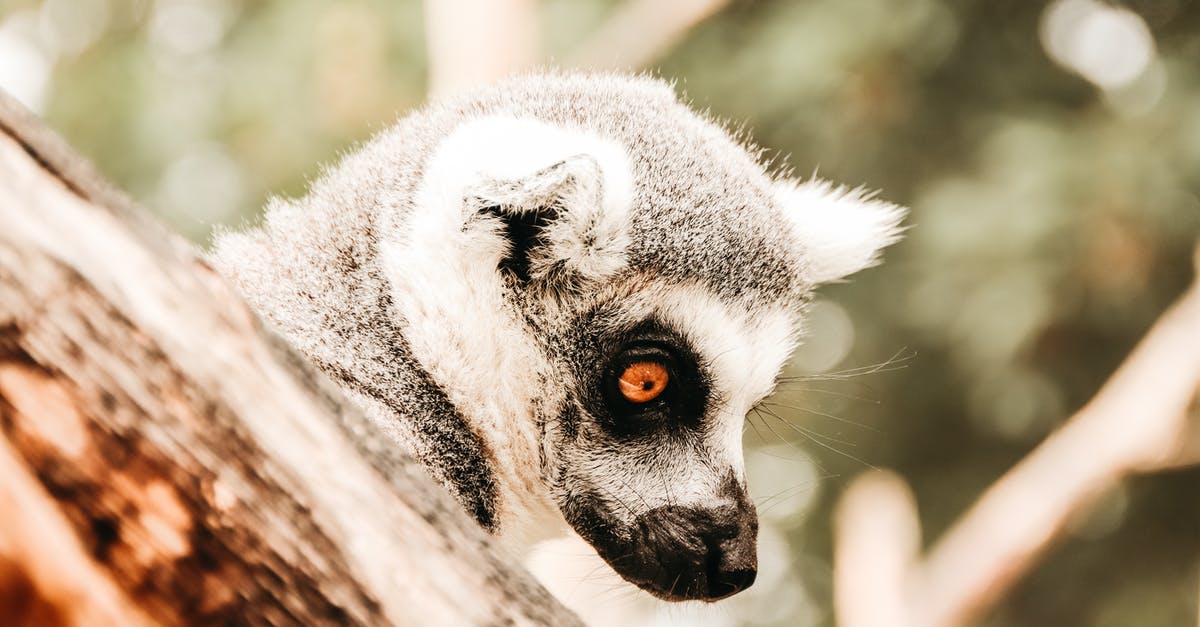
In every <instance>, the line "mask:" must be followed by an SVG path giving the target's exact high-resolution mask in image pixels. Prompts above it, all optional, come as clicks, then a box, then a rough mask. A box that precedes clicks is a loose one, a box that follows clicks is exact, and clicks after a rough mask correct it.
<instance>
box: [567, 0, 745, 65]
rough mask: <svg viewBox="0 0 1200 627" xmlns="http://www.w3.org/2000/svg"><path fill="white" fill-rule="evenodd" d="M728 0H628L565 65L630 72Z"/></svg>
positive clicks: (660, 51)
mask: <svg viewBox="0 0 1200 627" xmlns="http://www.w3.org/2000/svg"><path fill="white" fill-rule="evenodd" d="M727 4H729V0H629V1H628V2H626V3H625V4H623V5H621V7H620V8H618V9H617V10H616V12H614V13H613V15H612V17H610V18H609V19H608V21H607V22H605V23H604V24H601V25H600V27H599V28H597V29H596V32H595V33H593V34H592V36H591V37H589V38H588V39H586V40H585V41H583V43H581V44H579V46H578V47H577V48H576V49H575V50H574V51H573V52H572V53H571V54H570V55H569V56H568V57H567V65H568V66H571V67H581V68H588V69H594V70H626V71H632V70H637V69H639V68H642V67H645V66H647V65H649V64H650V63H652V62H653V61H654V60H655V59H658V58H659V57H661V56H662V55H664V54H666V52H667V51H668V50H670V49H671V47H672V46H674V45H675V44H676V43H677V42H678V41H679V40H680V39H682V38H683V36H684V35H685V34H686V33H687V32H688V31H689V30H691V29H692V28H694V27H695V26H696V25H697V24H699V23H700V22H702V21H704V20H705V19H708V18H709V17H711V16H712V15H713V14H715V13H716V12H717V11H720V10H721V9H722V8H724V7H725V6H726V5H727Z"/></svg>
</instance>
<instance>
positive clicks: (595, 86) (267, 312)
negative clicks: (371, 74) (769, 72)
mask: <svg viewBox="0 0 1200 627" xmlns="http://www.w3.org/2000/svg"><path fill="white" fill-rule="evenodd" d="M756 154H757V153H756V152H755V151H753V150H749V149H748V148H747V147H746V146H744V145H741V144H740V143H739V142H738V141H735V140H734V139H732V138H731V137H730V136H729V135H728V134H727V133H726V132H725V131H724V130H722V129H721V128H720V127H719V126H718V125H716V124H714V123H713V122H711V121H710V120H707V119H705V118H703V117H700V116H698V115H696V114H694V113H693V112H692V111H691V110H689V109H688V107H687V106H685V105H684V104H681V103H680V102H679V101H677V100H676V97H675V95H674V93H673V91H672V89H671V88H670V87H669V86H668V85H666V84H664V83H662V82H660V81H657V80H653V79H649V78H631V77H623V76H609V75H604V76H599V75H565V74H551V75H543V76H534V77H526V78H522V79H517V80H513V81H510V82H506V83H502V84H500V85H498V86H496V87H492V88H488V89H483V90H480V91H477V92H474V93H471V94H468V95H465V96H462V97H459V98H457V99H453V100H449V101H447V102H442V103H438V104H434V105H431V106H429V107H427V108H425V109H423V110H421V111H419V112H417V113H414V114H412V115H410V116H408V117H406V118H404V119H403V120H401V121H400V122H399V123H398V124H397V125H396V126H394V127H392V128H390V129H389V130H386V131H384V132H383V133H381V134H380V135H378V136H377V137H375V138H374V139H373V140H371V141H370V142H368V143H367V144H366V145H364V146H362V147H361V149H359V150H357V151H356V152H355V153H353V154H351V155H349V156H348V157H346V158H345V159H344V160H343V161H342V162H341V164H340V165H338V166H336V167H334V168H333V169H331V170H329V171H327V172H325V174H324V175H323V176H322V177H321V178H320V179H319V180H318V181H317V182H316V183H315V184H314V185H313V187H312V190H311V192H310V193H309V194H308V195H307V196H305V197H304V198H301V199H299V200H294V201H283V200H276V201H273V202H272V203H271V204H270V205H269V206H268V208H267V212H266V218H265V223H264V224H263V225H262V226H261V227H260V228H258V229H254V230H251V231H249V232H245V233H225V234H221V235H219V236H218V238H217V240H216V245H215V249H214V251H213V259H214V262H215V264H216V265H217V266H218V268H219V269H220V270H221V271H222V272H223V273H224V274H226V275H227V276H228V277H231V278H232V279H233V280H234V281H235V283H236V284H237V285H238V286H239V288H240V289H241V290H242V292H243V293H244V294H245V296H246V298H247V299H249V301H250V303H251V305H252V306H254V307H255V308H256V309H257V310H258V311H259V312H261V314H262V315H263V316H264V317H266V318H267V320H269V321H270V322H271V323H273V324H274V325H275V326H276V327H277V328H278V329H279V330H280V331H281V332H282V333H283V334H284V335H285V336H286V337H287V338H288V339H289V340H290V341H291V342H292V343H294V344H295V345H296V346H297V347H298V348H299V349H300V350H301V351H302V352H304V353H305V354H306V355H307V356H308V357H309V358H311V359H312V360H313V361H314V362H315V363H316V364H317V365H319V366H320V367H321V368H322V369H323V370H325V371H326V372H327V373H329V374H330V375H331V376H332V377H333V378H334V379H335V380H336V381H338V382H339V383H340V384H341V386H342V387H343V388H344V390H345V391H346V393H347V394H349V395H350V397H351V398H353V399H354V400H355V401H357V402H358V403H359V404H360V405H361V406H362V407H363V408H365V410H366V412H367V413H368V414H369V416H370V417H371V418H372V419H373V420H375V421H377V422H378V423H379V424H380V425H382V426H383V428H384V429H385V430H386V431H387V432H388V433H389V434H390V435H391V436H392V437H393V438H394V439H395V441H396V443H397V444H398V445H399V446H402V447H404V448H406V449H407V450H409V451H410V452H411V453H412V454H413V455H415V456H416V458H417V459H419V460H420V461H421V462H423V463H424V465H425V466H426V467H427V468H428V469H429V472H430V473H431V474H432V475H433V476H434V478H436V479H437V480H438V481H439V482H440V483H441V484H442V485H443V486H445V487H446V489H447V490H449V491H450V492H451V493H452V494H453V495H454V496H455V497H456V498H457V499H458V501H459V502H460V503H461V504H462V506H463V507H464V508H466V510H467V511H468V512H469V513H470V514H471V515H472V516H474V517H475V519H476V520H478V521H479V524H480V525H482V526H483V527H485V528H486V529H488V530H490V531H491V532H493V533H494V534H495V535H497V536H498V537H499V538H500V539H501V541H502V542H503V543H504V544H507V545H508V546H509V547H512V548H514V549H516V550H518V551H521V550H523V549H528V548H529V547H531V546H532V544H533V543H535V542H538V541H540V540H542V539H546V538H549V537H552V536H554V535H557V534H560V533H565V531H566V529H565V527H566V526H569V527H570V528H571V529H574V530H575V531H576V532H578V533H579V535H581V536H582V537H583V538H584V539H585V540H587V541H588V542H589V543H591V544H592V546H593V547H595V549H596V550H597V552H598V553H599V554H600V556H601V557H603V558H604V559H605V560H606V561H607V562H608V563H609V564H610V565H611V566H612V568H613V569H615V570H616V571H617V572H618V573H619V574H620V575H621V576H622V577H624V578H625V579H626V580H628V581H630V582H632V583H634V584H636V585H637V586H639V587H641V588H643V589H645V590H647V591H649V592H651V593H652V594H654V595H655V596H658V597H660V598H663V599H668V600H682V599H704V600H716V599H720V598H723V597H725V596H728V595H730V594H733V593H735V592H738V591H739V590H742V589H744V588H746V587H747V586H749V585H750V584H751V583H752V582H753V580H754V577H755V573H756V564H757V558H756V536H757V526H758V525H757V518H756V515H755V510H754V505H753V504H752V502H751V501H750V499H749V498H748V497H747V492H746V484H745V479H744V474H743V465H742V442H741V440H742V423H743V419H744V416H745V414H746V412H747V410H748V409H749V408H750V407H751V406H753V405H754V404H755V403H756V402H758V401H759V400H760V399H761V398H763V397H764V396H765V395H766V394H768V393H769V392H771V390H772V388H773V386H774V382H775V378H776V376H777V375H778V373H779V370H780V368H781V367H782V365H783V363H784V360H785V359H786V358H787V356H788V354H789V352H790V351H791V349H792V348H793V346H794V344H795V342H796V338H797V335H798V332H799V330H800V328H801V322H800V318H801V313H802V304H803V303H804V302H805V300H806V298H807V296H808V295H809V293H810V292H811V291H812V289H813V288H814V286H816V285H818V284H820V283H825V282H828V281H833V280H837V279H840V278H842V277H844V276H846V275H848V274H850V273H853V272H856V271H858V270H860V269H863V268H865V267H867V266H870V265H872V264H873V263H875V261H876V259H877V256H878V253H879V251H880V249H881V248H883V247H884V246H886V245H888V244H890V243H892V242H894V241H895V240H896V239H897V238H898V232H899V228H898V223H899V222H900V220H901V218H902V215H903V211H902V209H900V208H898V207H896V206H895V205H891V204H888V203H885V202H882V201H879V200H874V199H872V198H871V197H870V196H867V195H864V194H863V193H861V192H860V191H848V190H846V189H844V188H840V187H834V186H831V185H829V184H827V183H823V182H819V181H808V182H796V181H793V180H776V179H773V178H772V176H771V175H769V174H768V173H767V172H766V171H765V168H764V166H763V164H762V163H760V162H759V160H758V159H757V156H756Z"/></svg>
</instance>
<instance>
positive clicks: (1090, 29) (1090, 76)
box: [1040, 0, 1155, 90]
mask: <svg viewBox="0 0 1200 627" xmlns="http://www.w3.org/2000/svg"><path fill="white" fill-rule="evenodd" d="M1040 35H1041V39H1042V46H1043V47H1044V48H1045V49H1046V52H1047V53H1048V54H1049V55H1050V57H1051V58H1052V59H1054V61H1055V62H1057V63H1058V64H1060V65H1062V66H1064V67H1066V68H1068V69H1070V70H1072V71H1074V72H1076V73H1078V74H1079V75H1080V76H1082V77H1084V78H1085V79H1087V80H1088V81H1090V82H1091V83H1092V84H1094V85H1096V86H1097V87H1100V88H1102V89H1105V90H1110V89H1116V88H1119V87H1123V86H1125V85H1128V84H1130V83H1132V82H1133V81H1135V80H1137V78H1138V77H1139V76H1141V75H1142V73H1143V72H1145V71H1146V68H1148V67H1149V66H1150V63H1151V61H1153V60H1154V57H1155V48H1154V37H1153V35H1151V33H1150V28H1149V27H1148V26H1146V22H1145V20H1143V19H1142V18H1141V16H1139V15H1138V14H1137V13H1134V12H1133V11H1130V10H1128V9H1123V8H1120V7H1114V6H1111V5H1109V4H1105V3H1103V2H1099V1H1098V0H1056V1H1055V2H1054V3H1052V4H1050V5H1049V6H1048V7H1047V8H1046V10H1045V12H1043V13H1042V20H1041V27H1040Z"/></svg>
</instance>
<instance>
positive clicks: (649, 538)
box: [613, 506, 758, 601]
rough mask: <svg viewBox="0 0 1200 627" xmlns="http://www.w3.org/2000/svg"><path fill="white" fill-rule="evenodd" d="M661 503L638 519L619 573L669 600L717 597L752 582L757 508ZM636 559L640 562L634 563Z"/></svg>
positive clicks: (736, 591) (756, 568) (754, 569)
mask: <svg viewBox="0 0 1200 627" xmlns="http://www.w3.org/2000/svg"><path fill="white" fill-rule="evenodd" d="M739 510H740V508H734V507H723V508H718V509H701V508H692V507H676V506H671V507H661V508H658V509H654V510H651V511H650V512H648V513H646V514H645V515H643V516H641V517H640V518H638V522H637V529H636V531H635V533H634V535H635V537H634V539H633V541H634V546H635V547H636V548H635V552H634V554H633V555H632V556H631V558H634V559H632V560H631V563H630V564H629V566H631V567H633V568H630V569H628V570H623V569H621V568H620V567H619V564H616V563H614V564H613V565H614V567H617V570H618V572H621V574H623V575H625V577H626V578H627V579H629V580H630V581H632V582H633V583H635V584H637V585H638V586H640V587H641V588H643V589H645V590H647V591H649V592H650V593H652V594H654V595H655V596H657V597H659V598H662V599H666V600H669V601H683V600H692V599H699V600H704V601H716V600H718V599H723V598H725V597H727V596H729V595H731V594H736V593H738V592H741V591H742V590H745V589H746V588H749V587H750V584H752V583H754V577H755V576H756V575H757V574H758V551H757V544H758V520H757V518H756V517H755V515H754V511H753V510H749V511H746V510H740V511H739ZM635 564H636V566H634V565H635Z"/></svg>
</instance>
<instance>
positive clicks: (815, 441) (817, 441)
mask: <svg viewBox="0 0 1200 627" xmlns="http://www.w3.org/2000/svg"><path fill="white" fill-rule="evenodd" d="M764 411H766V412H767V415H769V416H773V417H775V418H776V419H777V420H779V422H781V423H783V424H784V425H786V426H787V427H789V428H791V429H792V430H794V431H795V432H796V433H798V434H800V435H801V436H803V437H805V438H806V439H808V441H809V442H812V443H813V444H816V445H817V446H820V447H821V448H824V449H828V450H830V451H833V452H834V453H837V454H838V455H842V456H843V457H846V458H848V459H852V460H854V461H856V462H858V463H860V464H862V465H864V466H866V467H868V468H870V469H872V470H878V468H876V466H875V465H874V464H871V463H869V462H867V461H865V460H862V459H859V458H858V457H855V456H854V455H851V454H850V453H847V452H846V451H843V450H841V449H839V448H837V447H836V446H832V445H830V444H827V443H825V442H823V441H821V439H820V438H818V437H816V436H817V435H819V434H815V433H813V432H810V431H808V430H806V429H804V428H802V427H798V426H796V425H794V424H792V423H790V422H788V421H786V420H784V419H783V418H781V417H780V416H779V415H778V414H776V413H774V412H772V411H771V410H770V409H765V408H764ZM823 437H826V438H828V436H823ZM828 439H831V440H833V441H835V442H838V443H839V444H846V445H848V446H853V444H852V443H849V442H842V441H841V440H837V439H836V438H828ZM822 470H823V469H822Z"/></svg>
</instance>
